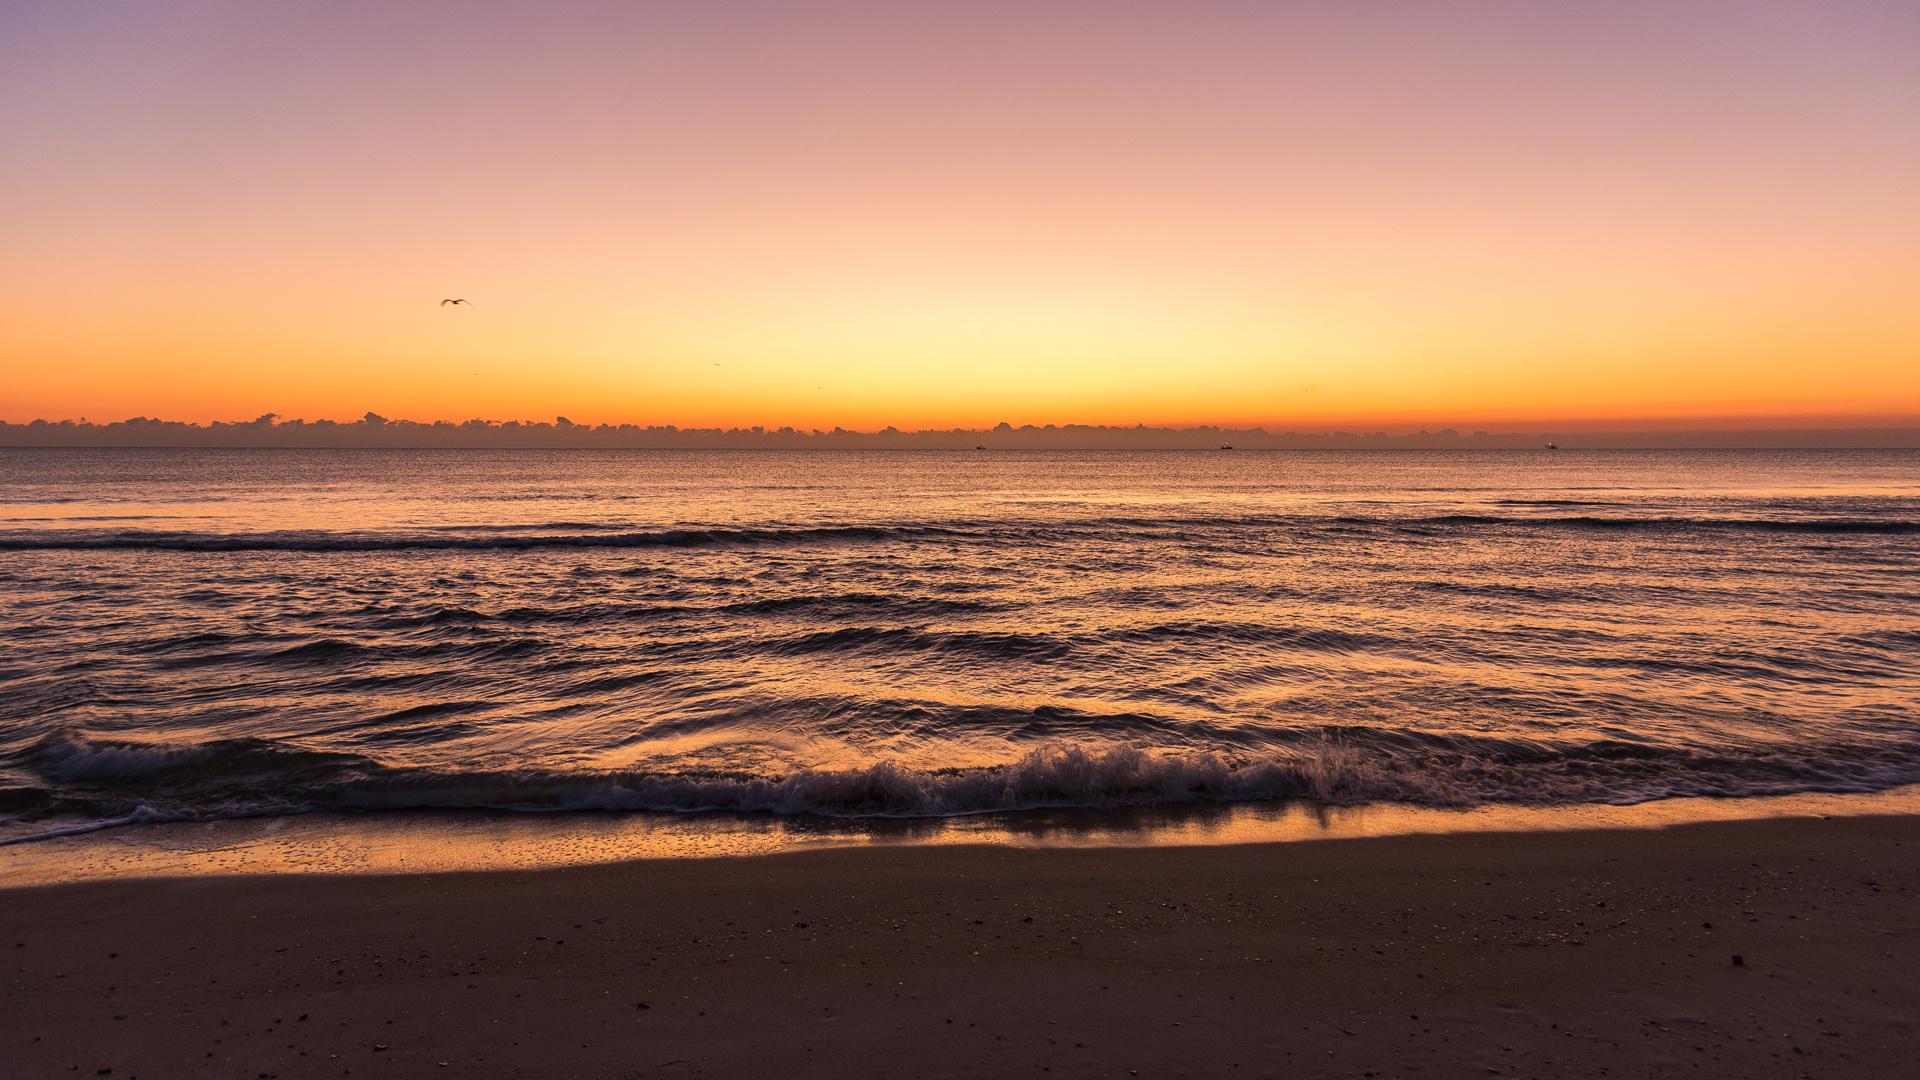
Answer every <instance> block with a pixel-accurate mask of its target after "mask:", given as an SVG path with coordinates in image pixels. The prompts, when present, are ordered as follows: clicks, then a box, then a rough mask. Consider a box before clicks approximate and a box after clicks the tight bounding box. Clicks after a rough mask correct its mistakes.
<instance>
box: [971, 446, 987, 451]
mask: <svg viewBox="0 0 1920 1080" xmlns="http://www.w3.org/2000/svg"><path fill="white" fill-rule="evenodd" d="M974 449H975V450H985V449H986V447H984V446H976V447H974Z"/></svg>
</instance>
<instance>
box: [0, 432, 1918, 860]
mask: <svg viewBox="0 0 1920 1080" xmlns="http://www.w3.org/2000/svg"><path fill="white" fill-rule="evenodd" d="M0 632H3V634H4V637H3V638H0V640H4V642H5V649H4V652H3V653H0V819H4V821H3V822H0V840H14V841H17V840H21V839H27V838H31V837H39V836H48V835H53V834H57V833H65V832H69V831H72V830H76V829H86V828H93V827H98V826H100V825H103V824H108V823H118V822H142V821H154V822H161V821H173V822H179V821H203V820H204V821H214V820H220V819H228V818H236V817H248V816H258V815H268V814H272V815H280V814H290V813H302V812H309V811H343V810H364V809H385V810H391V811H397V812H415V811H434V812H439V811H443V810H445V809H448V808H482V807H484V808H492V809H496V810H498V809H510V810H563V809H571V810H580V809H598V810H606V811H618V812H627V813H632V814H643V815H645V814H655V815H657V814H660V813H663V812H675V813H686V812H697V811H726V812H729V813H731V814H734V815H738V814H741V813H745V814H749V815H754V814H764V815H788V816H791V815H800V816H811V817H823V818H875V817H894V818H929V817H940V816H951V815H968V814H978V813H982V812H990V811H1022V810H1028V811H1031V810H1047V809H1051V810H1058V809H1060V808H1084V809H1088V810H1092V811H1103V810H1104V811H1117V810H1120V809H1121V808H1139V807H1153V806H1167V805H1175V804H1193V803H1202V804H1225V803H1235V802H1243V801H1254V800H1293V801H1296V802H1306V803H1320V804H1328V805H1342V806H1351V805H1356V804H1375V805H1384V804H1402V805H1414V806H1457V807H1472V806H1487V805H1493V804H1497V805H1515V806H1538V807H1566V806H1574V805H1580V804H1633V803H1642V802H1647V801H1650V800H1661V799H1675V798H1683V797H1698V796H1717V797H1739V796H1757V795H1776V794H1787V793H1795V792H1827V793H1865V792H1874V791H1880V790H1884V789H1887V788H1891V787H1895V786H1899V785H1905V784H1912V783H1915V782H1920V714H1917V713H1916V709H1915V701H1916V692H1917V691H1920V675H1917V674H1916V672H1917V671H1920V451H1881V450H1847V451H1804V450H1795V451H1725V450H1718V451H1576V450H1560V451H1547V450H1540V451H1461V452H1450V451H1433V450H1411V451H1379V452H1373V451H1226V450H1196V451H1170V452H1161V451H1114V452H1087V451H1060V452H1047V451H995V450H979V451H926V452H918V451H832V450H826V451H737V452H736V451H684V450H681V451H645V450H613V451H591V450H500V451H488V450H452V451H423V450H319V451H299V450H267V449H260V450H242V449H221V450H174V449H168V450H138V449H111V450H106V449H102V450H74V449H61V450H47V449H0Z"/></svg>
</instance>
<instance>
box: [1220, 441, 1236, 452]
mask: <svg viewBox="0 0 1920 1080" xmlns="http://www.w3.org/2000/svg"><path fill="white" fill-rule="evenodd" d="M1220 449H1222V450H1231V449H1233V444H1232V443H1230V442H1223V443H1221V444H1220Z"/></svg>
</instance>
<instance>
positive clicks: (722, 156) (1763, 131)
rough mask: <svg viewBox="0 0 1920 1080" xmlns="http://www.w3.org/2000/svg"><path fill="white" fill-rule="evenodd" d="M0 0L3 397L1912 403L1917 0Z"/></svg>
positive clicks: (1919, 108) (781, 411)
mask: <svg viewBox="0 0 1920 1080" xmlns="http://www.w3.org/2000/svg"><path fill="white" fill-rule="evenodd" d="M0 27H3V28H4V30H3V32H0V87H3V89H0V93H4V96H5V99H6V100H7V101H8V103H9V104H8V106H7V108H6V110H5V111H4V113H0V139H4V141H5V143H6V145H7V146H8V147H9V151H10V152H9V158H10V160H11V162H12V167H11V168H9V169H7V170H6V171H5V172H4V174H3V176H0V235H4V237H5V242H4V245H0V247H3V248H4V253H3V254H0V324H3V325H5V326H6V327H7V331H6V333H5V334H4V335H3V336H0V366H4V368H5V370H6V372H7V391H6V393H5V395H4V398H0V419H5V420H8V421H11V422H15V423H19V422H22V421H26V420H30V419H33V418H36V417H46V418H49V419H60V418H71V417H79V416H87V417H91V418H95V419H101V418H107V419H120V418H123V417H127V416H134V415H151V416H164V417H167V418H169V419H182V420H200V421H204V420H210V419H224V420H231V419H236V418H250V417H252V416H255V415H258V414H261V413H265V412H274V413H279V414H281V415H282V416H287V417H293V416H304V417H307V418H309V419H314V418H319V417H332V418H342V419H344V418H351V417H356V416H358V415H360V414H361V413H362V412H364V411H365V410H367V409H374V410H377V411H379V412H381V413H382V414H385V415H389V416H403V417H413V418H419V419H424V420H431V419H452V420H456V421H457V420H464V419H469V418H476V417H477V418H487V419H507V418H511V417H520V416H526V417H540V418H551V417H552V416H555V415H561V414H564V415H567V416H569V417H571V418H572V419H573V420H575V421H577V422H582V423H599V422H612V423H616V424H617V423H621V422H635V423H643V424H644V423H658V424H667V423H673V424H681V425H709V424H711V425H735V424H738V425H745V424H768V425H780V424H791V425H795V426H799V427H803V428H807V427H823V428H826V427H832V426H834V425H844V426H847V427H850V428H861V429H873V428H877V427H880V426H883V425H887V424H894V425H898V426H900V427H902V428H912V427H953V426H969V427H973V426H987V425H991V424H993V423H996V422H999V421H1003V420H1004V421H1010V422H1012V423H1014V424H1022V423H1036V424H1041V423H1094V424H1134V423H1147V424H1150V425H1151V424H1169V423H1170V424H1185V423H1216V424H1241V425H1252V424H1265V425H1268V426H1270V427H1293V426H1311V425H1315V424H1324V425H1335V424H1342V423H1359V424H1391V423H1407V424H1428V423H1431V424H1436V425H1437V424H1446V423H1456V424H1461V425H1463V426H1464V425H1474V424H1480V425H1485V424H1490V423H1507V422H1512V423H1522V422H1527V421H1554V422H1561V423H1569V422H1572V423H1578V422H1582V421H1595V422H1597V421H1601V420H1607V419H1613V418H1623V419H1639V420H1648V421H1666V422H1672V421H1677V419H1678V418H1687V419H1688V420H1689V422H1699V423H1703V424H1712V423H1717V422H1722V421H1727V420H1729V419H1730V418H1741V417H1767V418H1778V420H1779V422H1781V423H1788V422H1794V421H1795V420H1796V418H1797V419H1802V420H1804V419H1805V418H1811V417H1819V418H1826V419H1827V420H1829V421H1831V422H1834V423H1856V422H1858V423H1865V422H1868V421H1870V420H1874V419H1876V418H1879V419H1885V418H1907V420H1906V421H1905V422H1911V417H1913V416H1914V415H1916V414H1920V362H1917V361H1920V306H1917V305H1916V304H1915V303H1914V297H1915V296H1920V262H1916V260H1915V259H1914V258H1913V253H1914V252H1915V251H1916V250H1920V200H1917V199H1915V198H1914V193H1915V192H1916V191H1920V139H1916V138H1915V137H1914V136H1915V132H1916V131H1920V125H1917V124H1916V121H1920V64H1915V63H1914V62H1913V61H1914V59H1915V57H1916V56H1917V55H1920V14H1916V10H1915V9H1914V8H1913V7H1912V6H1911V5H1895V4H1875V3H1851V4H1839V5H1818V6H1815V5H1804V4H1788V3H1741V4H1722V3H1679V4H1675V3H1657V4H1656V3H1625V4H1611V5H1604V6H1602V5H1593V6H1586V7H1573V6H1568V5H1538V4H1522V3H1468V4H1447V5H1434V4H1428V3H1397V4H1370V5H1359V6H1356V5H1338V4H1313V5H1270V4H1255V3H1206V4H1159V3H1125V4H1098V5H1096V4H1080V3H1059V4H1044V5H1036V4H1028V3H969V4H924V3H916V4H904V5H903V4H881V3H871V4H863V3H843V4H806V5H762V4H751V3H734V2H719V3H698V4H695V3H655V4H646V5H629V4H614V3H575V4H558V5H542V6H538V7H533V6H526V7H516V6H502V5H485V4H482V5H473V4H461V5H451V4H447V5H434V4H418V5H406V6H405V10H404V11H402V10H392V9H389V8H388V7H387V6H385V5H360V4H351V5H304V6H291V7H290V6H284V5H254V4H242V3H191V4H174V5H164V6H163V5H72V4H59V3H40V4H15V5H9V7H8V9H7V11H6V13H5V14H3V15H0ZM449 297H458V298H465V299H468V300H470V301H471V307H442V306H440V305H439V301H440V300H441V299H443V298H449Z"/></svg>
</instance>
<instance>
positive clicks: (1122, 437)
mask: <svg viewBox="0 0 1920 1080" xmlns="http://www.w3.org/2000/svg"><path fill="white" fill-rule="evenodd" d="M1752 419H1760V418H1752ZM1783 419H1784V418H1783ZM1812 419H1815V418H1812V417H1807V418H1805V420H1812ZM1876 419H1884V420H1885V421H1887V422H1884V423H1882V424H1879V425H1875V426H1863V425H1859V424H1852V425H1844V426H1808V425H1806V424H1805V423H1804V420H1803V422H1802V424H1800V425H1797V426H1784V425H1780V424H1778V423H1776V424H1771V425H1765V424H1763V425H1757V426H1751V427H1728V426H1712V427H1692V428H1687V427H1674V426H1668V425H1662V426H1658V427H1652V426H1630V425H1632V424H1633V421H1626V420H1623V421H1616V422H1615V423H1617V424H1619V425H1620V426H1617V427H1597V426H1594V425H1595V424H1596V423H1599V424H1605V423H1607V422H1606V421H1599V422H1593V421H1588V422H1586V423H1580V424H1572V425H1568V424H1558V425H1551V426H1540V427H1536V428H1534V429H1533V430H1524V431H1523V430H1502V431H1497V430H1493V429H1494V428H1496V427H1500V426H1502V425H1498V424H1492V425H1489V426H1487V427H1481V428H1476V429H1474V430H1472V431H1462V430H1460V429H1459V428H1456V427H1451V426H1449V427H1443V428H1440V429H1438V430H1433V431H1429V430H1428V429H1426V428H1419V429H1416V430H1404V429H1406V428H1410V427H1411V426H1412V425H1397V424H1386V425H1381V424H1377V423H1376V424H1347V425H1343V426H1341V427H1337V428H1336V427H1334V426H1333V425H1330V424H1329V425H1308V427H1310V428H1318V430H1306V431H1302V430H1298V429H1291V430H1287V431H1269V430H1267V428H1266V426H1265V425H1255V426H1253V427H1231V426H1226V425H1222V424H1195V425H1190V426H1186V427H1174V426H1157V427H1150V426H1148V425H1146V424H1144V423H1139V424H1135V425H1132V426H1121V425H1106V424H1045V425H1035V424H1024V425H1021V426H1019V427H1015V426H1014V425H1013V424H1011V423H1009V422H1005V421H1003V422H1001V423H999V424H996V425H995V426H993V427H989V428H963V427H955V428H944V429H943V428H922V429H917V430H911V431H908V430H902V429H900V428H897V427H894V426H892V425H888V426H886V427H884V428H881V429H879V430H877V431H858V430H851V429H847V428H842V427H840V426H838V425H835V426H834V427H832V428H831V429H826V430H823V429H820V428H809V429H804V430H803V429H799V428H795V427H792V426H782V427H770V426H768V425H764V424H759V425H751V426H746V427H741V426H734V427H730V428H722V427H718V426H714V427H681V426H678V425H674V424H649V425H644V426H642V425H638V424H618V425H615V424H610V423H600V424H576V423H574V422H572V421H571V420H569V419H567V418H566V417H564V416H558V417H555V418H554V419H553V420H552V421H523V420H507V421H494V420H478V419H476V420H467V421H463V422H461V423H457V424H456V423H453V422H451V421H446V420H437V421H431V422H425V423H423V422H419V421H413V420H404V419H401V420H395V419H389V418H387V417H384V416H381V415H379V414H378V413H374V412H368V413H366V414H365V415H364V416H362V417H361V418H360V419H358V420H351V421H346V422H339V421H333V420H325V419H322V420H316V421H306V420H302V419H293V420H281V419H280V418H279V416H278V415H277V414H275V413H266V414H263V415H261V416H259V417H257V418H255V419H253V420H250V421H238V422H226V421H218V420H215V421H210V422H208V423H207V424H204V425H202V424H200V423H197V422H188V421H180V420H161V419H158V418H150V417H145V416H137V417H132V418H129V419H126V420H117V421H111V422H106V423H95V422H92V421H89V420H87V419H86V418H85V417H82V418H80V419H79V420H77V421H76V420H61V421H48V420H44V419H37V420H34V421H30V422H28V423H23V424H15V423H11V422H8V421H4V420H0V446H9V447H34V446H47V447H76V448H78V447H116V446H118V447H156V448H159V447H180V448H187V447H284V448H310V449H324V448H331V447H360V448H368V449H373V448H391V449H405V448H412V449H429V448H435V447H446V448H490V447H491V448H567V447H577V448H596V447H599V448H634V449H648V448H653V449H675V448H699V449H755V448H766V449H803V448H808V447H819V448H863V447H864V448H898V449H1182V448H1192V449H1213V448H1221V449H1235V448H1237V449H1249V450H1252V449H1312V448H1354V449H1368V448H1374V449H1382V448H1449V447H1452V448H1462V449H1467V448H1485V449H1522V448H1543V447H1545V446H1547V445H1548V444H1560V443H1565V444H1566V448H1567V449H1574V448H1585V449H1614V448H1618V449H1687V448H1726V449H1733V448H1754V449H1762V448H1806V449H1813V448H1834V449H1842V448H1863V449H1864V448H1877V449H1905V448H1920V418H1909V417H1885V418H1876ZM1903 421H1904V422H1903ZM1640 423H1641V424H1642V425H1646V424H1648V423H1650V421H1645V420H1643V421H1640ZM1670 423H1671V422H1669V424H1670ZM1395 427H1399V428H1402V429H1403V430H1401V431H1399V432H1397V433H1396V432H1394V431H1393V430H1392V429H1393V428H1395ZM1350 428H1359V429H1362V430H1349V429H1350Z"/></svg>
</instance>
